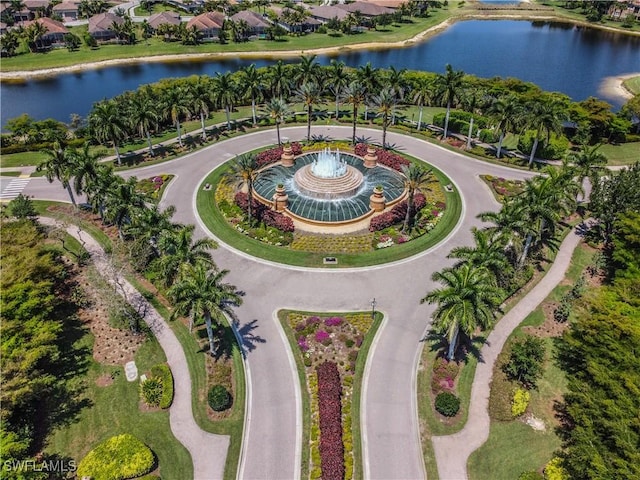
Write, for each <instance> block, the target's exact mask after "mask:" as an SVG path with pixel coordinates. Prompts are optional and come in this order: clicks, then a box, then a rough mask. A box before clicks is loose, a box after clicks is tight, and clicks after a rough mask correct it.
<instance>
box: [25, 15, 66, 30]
mask: <svg viewBox="0 0 640 480" xmlns="http://www.w3.org/2000/svg"><path fill="white" fill-rule="evenodd" d="M34 23H39V24H40V25H42V26H43V27H45V28H46V29H47V33H62V34H67V33H69V30H68V29H67V27H65V26H64V25H63V24H62V22H58V21H57V20H52V19H51V18H48V17H42V18H38V19H36V20H28V21H26V22H22V23H21V25H22V26H23V27H25V28H27V27H29V25H33V24H34Z"/></svg>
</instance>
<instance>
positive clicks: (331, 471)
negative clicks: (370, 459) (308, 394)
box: [316, 362, 345, 480]
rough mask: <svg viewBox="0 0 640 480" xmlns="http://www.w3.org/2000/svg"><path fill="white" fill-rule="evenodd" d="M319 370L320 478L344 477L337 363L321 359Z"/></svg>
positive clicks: (335, 479)
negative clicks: (322, 361)
mask: <svg viewBox="0 0 640 480" xmlns="http://www.w3.org/2000/svg"><path fill="white" fill-rule="evenodd" d="M316 372H317V374H318V414H319V419H320V467H321V469H322V478H323V480H342V479H343V478H344V473H345V471H344V446H343V444H342V404H341V403H340V397H341V395H342V384H341V382H340V373H339V372H338V366H337V365H336V364H335V363H333V362H324V363H322V364H320V365H318V367H317V368H316Z"/></svg>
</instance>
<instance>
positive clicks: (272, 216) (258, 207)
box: [235, 192, 295, 232]
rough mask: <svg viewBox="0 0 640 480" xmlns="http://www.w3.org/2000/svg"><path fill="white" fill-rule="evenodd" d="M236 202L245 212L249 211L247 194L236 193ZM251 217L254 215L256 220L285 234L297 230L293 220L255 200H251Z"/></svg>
mask: <svg viewBox="0 0 640 480" xmlns="http://www.w3.org/2000/svg"><path fill="white" fill-rule="evenodd" d="M235 202H236V205H238V206H239V207H240V208H241V209H242V211H243V212H245V213H247V211H248V210H249V202H248V200H247V194H246V193H243V192H238V193H236V196H235ZM251 215H253V217H254V218H257V219H258V220H260V221H261V222H264V224H265V225H267V226H269V227H274V228H277V229H278V230H281V231H283V232H293V231H294V230H295V227H294V225H293V220H291V219H290V218H289V217H287V216H285V215H283V214H282V213H280V212H275V211H273V210H269V209H268V208H267V207H266V206H265V205H263V204H262V203H260V202H258V201H257V200H256V199H255V198H252V199H251Z"/></svg>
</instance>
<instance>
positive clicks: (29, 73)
mask: <svg viewBox="0 0 640 480" xmlns="http://www.w3.org/2000/svg"><path fill="white" fill-rule="evenodd" d="M467 20H523V21H536V20H538V21H555V22H559V23H571V24H574V25H577V26H582V27H588V28H597V29H601V30H607V31H613V32H616V33H620V34H622V35H633V36H640V32H626V31H620V30H618V29H615V28H611V27H607V26H605V25H592V24H590V23H588V22H582V21H577V20H574V19H569V18H564V17H560V16H557V15H532V14H531V13H530V12H527V13H483V14H478V13H474V14H467V15H459V16H454V17H450V18H448V19H446V20H444V21H442V22H440V23H439V24H437V25H434V26H432V27H429V28H428V29H426V30H424V31H422V32H420V33H418V34H417V35H414V36H413V37H411V38H409V39H407V40H400V41H397V42H390V43H384V42H369V43H356V44H352V45H338V46H334V47H321V48H314V49H307V50H281V51H280V50H273V51H265V52H237V51H236V52H233V51H232V52H209V53H187V54H168V55H151V56H144V57H132V58H115V59H111V60H101V61H96V62H89V63H80V64H76V65H69V66H65V67H53V68H46V69H41V70H17V71H12V72H2V71H0V82H9V83H14V82H16V83H17V82H21V81H25V80H29V79H33V78H46V77H55V76H57V75H62V74H66V73H76V72H83V71H87V70H95V69H100V68H107V67H112V66H118V65H135V64H144V63H172V62H178V61H185V60H186V61H189V60H192V61H207V60H215V59H223V58H229V57H233V58H244V59H264V58H292V57H298V56H301V55H314V54H315V55H331V54H338V53H341V52H346V51H356V50H385V49H396V48H404V47H408V46H411V45H413V44H415V43H418V42H421V41H424V40H426V39H427V38H430V37H432V36H434V35H436V34H438V33H440V32H441V31H443V30H446V29H447V28H449V27H450V26H451V25H453V24H454V23H456V22H461V21H467ZM632 76H635V75H632Z"/></svg>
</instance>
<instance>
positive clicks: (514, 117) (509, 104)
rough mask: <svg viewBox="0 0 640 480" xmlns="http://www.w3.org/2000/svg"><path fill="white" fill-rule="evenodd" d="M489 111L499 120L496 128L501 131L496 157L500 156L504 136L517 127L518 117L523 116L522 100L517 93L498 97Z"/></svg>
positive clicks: (490, 114) (491, 115)
mask: <svg viewBox="0 0 640 480" xmlns="http://www.w3.org/2000/svg"><path fill="white" fill-rule="evenodd" d="M488 113H489V116H490V117H491V118H493V119H494V120H495V121H496V122H497V124H496V129H497V130H498V131H499V132H500V140H499V141H498V149H497V150H496V158H500V155H501V154H502V142H503V141H504V137H505V135H506V134H507V133H508V132H513V131H514V130H515V129H516V125H517V122H518V119H519V118H520V116H521V105H520V101H519V100H518V97H516V96H515V95H509V96H506V97H502V98H498V99H497V100H495V101H494V102H492V103H491V104H490V105H489V112H488Z"/></svg>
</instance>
